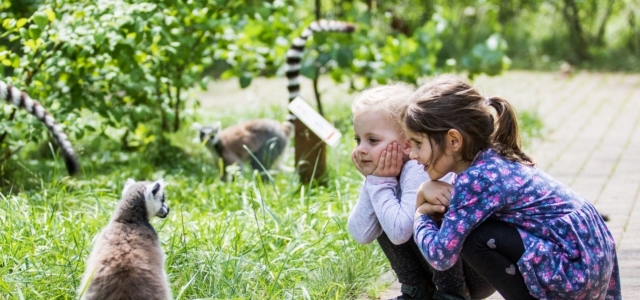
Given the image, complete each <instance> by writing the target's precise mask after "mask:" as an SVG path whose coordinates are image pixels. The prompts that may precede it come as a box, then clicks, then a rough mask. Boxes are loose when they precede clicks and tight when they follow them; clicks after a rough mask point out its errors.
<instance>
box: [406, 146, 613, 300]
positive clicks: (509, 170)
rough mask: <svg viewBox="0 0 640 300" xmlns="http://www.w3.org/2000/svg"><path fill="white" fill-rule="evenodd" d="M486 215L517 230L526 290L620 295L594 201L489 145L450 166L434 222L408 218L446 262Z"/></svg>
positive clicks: (426, 246) (567, 295) (551, 295)
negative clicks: (451, 174)
mask: <svg viewBox="0 0 640 300" xmlns="http://www.w3.org/2000/svg"><path fill="white" fill-rule="evenodd" d="M487 219H492V220H498V221H502V222H505V223H508V224H510V225H511V226H514V227H516V228H517V229H518V231H519V232H520V236H521V237H522V240H523V242H524V246H525V252H524V254H523V255H522V257H521V258H520V260H519V261H518V263H517V265H518V269H519V270H520V272H521V273H522V275H523V277H524V279H525V282H526V284H527V286H528V287H529V291H530V292H531V295H533V296H534V297H536V298H539V299H611V300H613V299H621V298H622V296H621V291H620V275H619V272H618V260H617V256H616V250H615V249H616V248H615V241H614V239H613V236H612V235H611V233H610V232H609V229H608V228H607V225H606V224H605V222H604V220H603V219H602V217H601V216H600V214H599V213H598V212H597V211H596V209H595V208H594V206H593V205H592V204H591V203H589V202H588V201H587V200H585V199H584V198H582V197H580V196H579V195H577V194H576V193H575V192H574V191H572V190H571V189H570V188H569V187H567V186H565V185H564V184H562V183H560V182H559V181H557V180H555V179H554V178H552V177H550V176H549V175H547V174H546V173H544V172H543V171H541V170H540V169H537V168H534V167H528V166H525V165H522V164H520V163H515V162H511V161H508V160H505V159H504V158H503V157H502V156H500V155H499V154H497V153H496V152H495V151H494V150H491V149H489V150H485V151H482V152H480V153H479V154H478V156H477V157H476V159H475V160H474V161H473V163H472V164H471V166H470V167H469V168H468V169H467V170H465V171H464V172H462V173H460V174H458V177H457V179H456V182H455V184H454V191H453V194H452V195H451V202H450V207H449V211H448V212H447V213H446V214H445V217H444V220H443V222H442V224H441V227H440V229H438V226H437V225H436V223H435V222H433V221H432V220H431V219H430V218H429V217H428V216H421V217H419V218H417V219H416V220H415V224H414V230H415V241H416V244H418V246H419V247H420V249H421V251H422V253H423V254H424V256H425V257H426V259H427V260H428V261H429V263H430V264H431V265H432V266H433V267H434V268H436V269H438V270H446V269H448V268H449V267H451V266H453V264H454V263H455V262H456V261H457V260H458V258H459V255H460V252H461V251H462V246H463V245H464V240H465V238H466V237H467V235H469V233H471V231H473V229H474V228H476V226H478V225H479V224H480V223H481V222H483V221H485V220H487Z"/></svg>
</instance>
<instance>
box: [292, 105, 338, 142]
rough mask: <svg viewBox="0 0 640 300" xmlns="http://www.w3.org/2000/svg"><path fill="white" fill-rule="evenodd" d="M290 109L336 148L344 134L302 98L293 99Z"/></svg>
mask: <svg viewBox="0 0 640 300" xmlns="http://www.w3.org/2000/svg"><path fill="white" fill-rule="evenodd" d="M288 108H289V110H290V111H291V113H293V115H295V116H296V117H297V118H298V119H299V120H300V121H301V122H302V123H304V125H307V127H309V129H311V131H313V133H315V134H316V135H317V136H318V137H320V138H321V139H322V140H323V141H324V142H325V143H327V144H328V145H329V146H331V147H335V146H336V145H338V142H340V138H341V137H342V134H341V133H340V132H339V131H338V129H336V128H335V127H333V125H331V123H329V121H327V120H326V119H325V118H323V117H322V116H321V115H320V114H319V113H318V112H316V111H315V110H314V109H313V107H311V106H310V105H309V104H308V103H307V102H306V101H304V99H302V98H301V97H300V96H298V97H296V98H295V99H293V101H291V103H289V106H288Z"/></svg>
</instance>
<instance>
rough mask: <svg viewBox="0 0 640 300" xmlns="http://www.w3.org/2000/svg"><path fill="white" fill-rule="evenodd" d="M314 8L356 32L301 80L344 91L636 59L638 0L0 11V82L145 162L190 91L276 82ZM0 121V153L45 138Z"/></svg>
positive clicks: (7, 4) (35, 2)
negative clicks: (517, 67) (324, 78)
mask: <svg viewBox="0 0 640 300" xmlns="http://www.w3.org/2000/svg"><path fill="white" fill-rule="evenodd" d="M319 4H321V6H322V8H323V11H322V13H321V15H322V16H323V17H325V18H329V19H339V20H345V21H350V22H353V23H355V24H356V25H357V26H358V31H357V32H356V33H354V34H350V35H340V34H327V33H323V34H316V35H314V41H313V42H310V43H309V45H308V49H307V53H306V55H305V58H304V61H303V70H302V73H303V75H304V76H306V77H308V78H311V79H316V78H317V77H318V76H319V75H320V74H329V75H330V77H331V78H332V79H333V80H335V81H336V82H345V81H346V82H349V83H350V85H351V87H353V88H354V89H362V88H364V87H366V86H368V85H370V84H373V83H384V82H387V81H390V80H402V81H407V82H413V83H416V82H417V81H418V80H419V78H421V77H423V76H426V75H433V74H437V73H441V72H464V73H466V74H467V75H468V76H470V77H473V76H475V75H477V74H483V73H484V74H489V75H496V74H500V72H502V71H503V70H505V69H506V68H507V67H508V66H509V65H510V63H511V59H509V57H508V55H510V56H515V57H516V58H517V59H519V61H521V62H522V61H535V60H536V59H538V58H537V57H544V56H546V55H548V56H551V57H555V58H557V59H560V60H567V61H570V62H572V63H579V62H580V61H585V60H586V61H589V60H592V59H593V58H594V57H598V56H599V55H600V56H602V55H606V53H607V52H606V51H607V50H606V49H608V48H607V47H608V45H610V44H616V45H619V47H620V48H621V49H628V50H625V51H628V52H630V53H640V46H639V45H640V33H639V32H640V27H639V26H638V21H637V19H638V13H639V11H638V8H637V0H625V1H610V0H606V1H598V0H585V1H574V0H547V1H542V2H540V1H534V0H483V1H477V0H463V1H455V2H450V1H441V0H435V1H428V2H424V1H421V0H401V1H391V2H390V1H379V0H356V1H328V0H324V1H317V0H313V1H312V0H272V1H256V0H234V1H223V0H190V1H177V0H160V1H144V0H101V1H88V0H58V1H52V0H21V1H20V2H19V5H17V2H16V1H10V0H2V1H0V17H1V18H2V22H1V24H0V25H1V27H0V74H1V75H2V77H3V78H4V80H5V81H7V82H9V83H11V84H14V85H16V86H18V87H20V88H22V89H24V90H26V91H27V92H28V93H29V94H30V95H31V96H32V97H33V98H35V99H38V100H40V101H41V102H43V104H44V105H45V107H48V108H50V109H52V110H53V111H54V115H55V116H56V118H57V119H58V120H60V121H61V122H62V123H63V126H65V127H66V130H67V131H71V132H73V133H75V137H76V138H81V137H83V136H84V135H85V134H86V133H88V132H95V133H96V134H98V135H100V136H102V137H105V138H110V139H114V140H118V141H120V142H121V144H122V145H123V146H124V147H129V148H141V147H142V148H144V147H145V146H147V145H150V144H152V143H153V142H154V141H155V140H157V139H158V138H161V137H162V134H161V133H162V132H170V131H175V130H178V129H179V128H180V126H181V124H182V123H183V122H184V115H183V114H182V111H183V109H184V108H185V107H186V105H187V103H194V102H195V101H192V100H194V99H193V98H192V94H191V93H190V91H191V90H192V89H193V88H197V87H202V88H204V87H206V82H207V81H208V80H210V79H211V78H218V77H212V76H209V74H211V73H210V72H209V71H210V70H212V69H214V70H216V74H218V75H220V77H221V78H237V79H238V81H239V84H240V86H241V87H247V86H249V85H250V84H251V82H252V79H253V78H255V77H256V76H281V75H283V73H284V72H283V65H284V59H285V57H284V56H285V52H286V50H287V48H288V47H289V45H290V41H291V40H292V39H293V38H294V37H295V36H297V35H299V34H300V33H301V31H302V29H303V28H304V26H306V25H307V24H309V23H310V22H311V21H312V20H314V19H315V18H316V15H315V14H316V13H317V12H316V11H314V8H315V7H316V5H319ZM594 16H595V17H594ZM555 20H560V21H561V22H560V23H559V24H557V25H556V24H555V23H553V22H555ZM612 20H613V21H612ZM621 20H622V21H623V24H628V25H629V26H625V27H623V28H625V29H624V30H622V31H620V32H621V34H620V35H619V38H617V39H615V40H613V39H612V38H611V37H610V36H609V35H607V32H609V31H611V30H613V29H611V28H612V26H613V25H616V24H617V25H616V26H618V27H616V28H619V27H620V25H619V24H620V21H621ZM543 21H545V22H547V21H553V22H551V23H543ZM614 21H615V22H614ZM531 24H534V25H533V26H531ZM560 24H564V26H565V27H563V26H560ZM610 24H613V25H612V26H609V25H610ZM557 27H559V28H557ZM563 28H564V29H563ZM541 29H544V30H541ZM558 41H560V44H559V42H558ZM534 42H537V44H535V43H534ZM283 101H286V100H285V99H283ZM0 107H1V108H2V109H0V150H3V149H6V148H11V149H16V148H19V147H20V146H21V145H22V143H24V141H25V140H37V139H41V138H42V137H44V134H43V133H42V132H44V130H40V129H43V127H41V126H40V125H37V122H36V121H33V118H28V117H26V116H24V112H17V113H16V112H15V108H12V107H10V106H8V105H4V104H2V105H1V106H0ZM31 125H34V126H31ZM34 128H35V129H34ZM4 137H6V139H5V138H4ZM3 151H4V150H3ZM9 152H11V151H9ZM0 159H1V158H0Z"/></svg>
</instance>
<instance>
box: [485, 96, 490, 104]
mask: <svg viewBox="0 0 640 300" xmlns="http://www.w3.org/2000/svg"><path fill="white" fill-rule="evenodd" d="M484 103H485V104H486V105H489V106H491V97H485V98H484Z"/></svg>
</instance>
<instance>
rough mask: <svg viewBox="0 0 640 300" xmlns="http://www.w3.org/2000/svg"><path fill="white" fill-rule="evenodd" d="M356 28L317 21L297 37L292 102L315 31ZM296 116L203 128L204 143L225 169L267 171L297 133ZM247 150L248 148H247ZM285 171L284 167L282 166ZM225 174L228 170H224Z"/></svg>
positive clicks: (290, 56)
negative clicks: (247, 167)
mask: <svg viewBox="0 0 640 300" xmlns="http://www.w3.org/2000/svg"><path fill="white" fill-rule="evenodd" d="M354 30H355V26H354V25H353V24H351V23H346V22H340V21H328V20H319V21H314V22H312V23H311V24H309V26H308V27H307V28H305V29H304V30H303V31H302V34H301V35H300V36H299V37H297V38H295V39H294V40H293V42H292V45H291V47H290V48H289V50H288V51H287V56H286V76H287V79H288V84H287V88H288V90H289V100H292V99H293V98H295V97H297V96H298V93H299V92H300V77H301V76H300V68H301V61H302V55H303V52H304V46H305V43H306V41H307V39H308V38H309V37H310V36H312V35H313V33H314V32H353V31H354ZM293 120H295V117H294V116H291V115H290V116H289V117H288V118H287V120H286V121H284V122H279V121H275V120H270V119H257V120H249V121H245V122H242V123H238V124H235V125H232V126H229V127H227V128H225V129H221V128H220V126H219V125H218V126H204V127H202V128H200V140H201V141H202V142H205V143H206V146H207V148H208V149H209V150H210V151H211V152H213V153H215V154H217V155H219V156H220V157H221V158H222V161H223V163H224V167H225V169H226V167H227V166H229V165H232V164H236V163H240V162H247V161H248V162H250V163H251V167H252V168H253V169H254V170H259V171H266V170H269V169H271V168H272V167H274V164H275V162H276V161H278V159H279V158H280V157H281V156H282V154H283V152H284V150H285V149H286V146H287V143H288V141H289V139H290V138H291V137H292V135H293V132H294V126H293ZM245 147H246V149H245ZM280 168H282V167H280ZM223 172H224V170H223Z"/></svg>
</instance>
